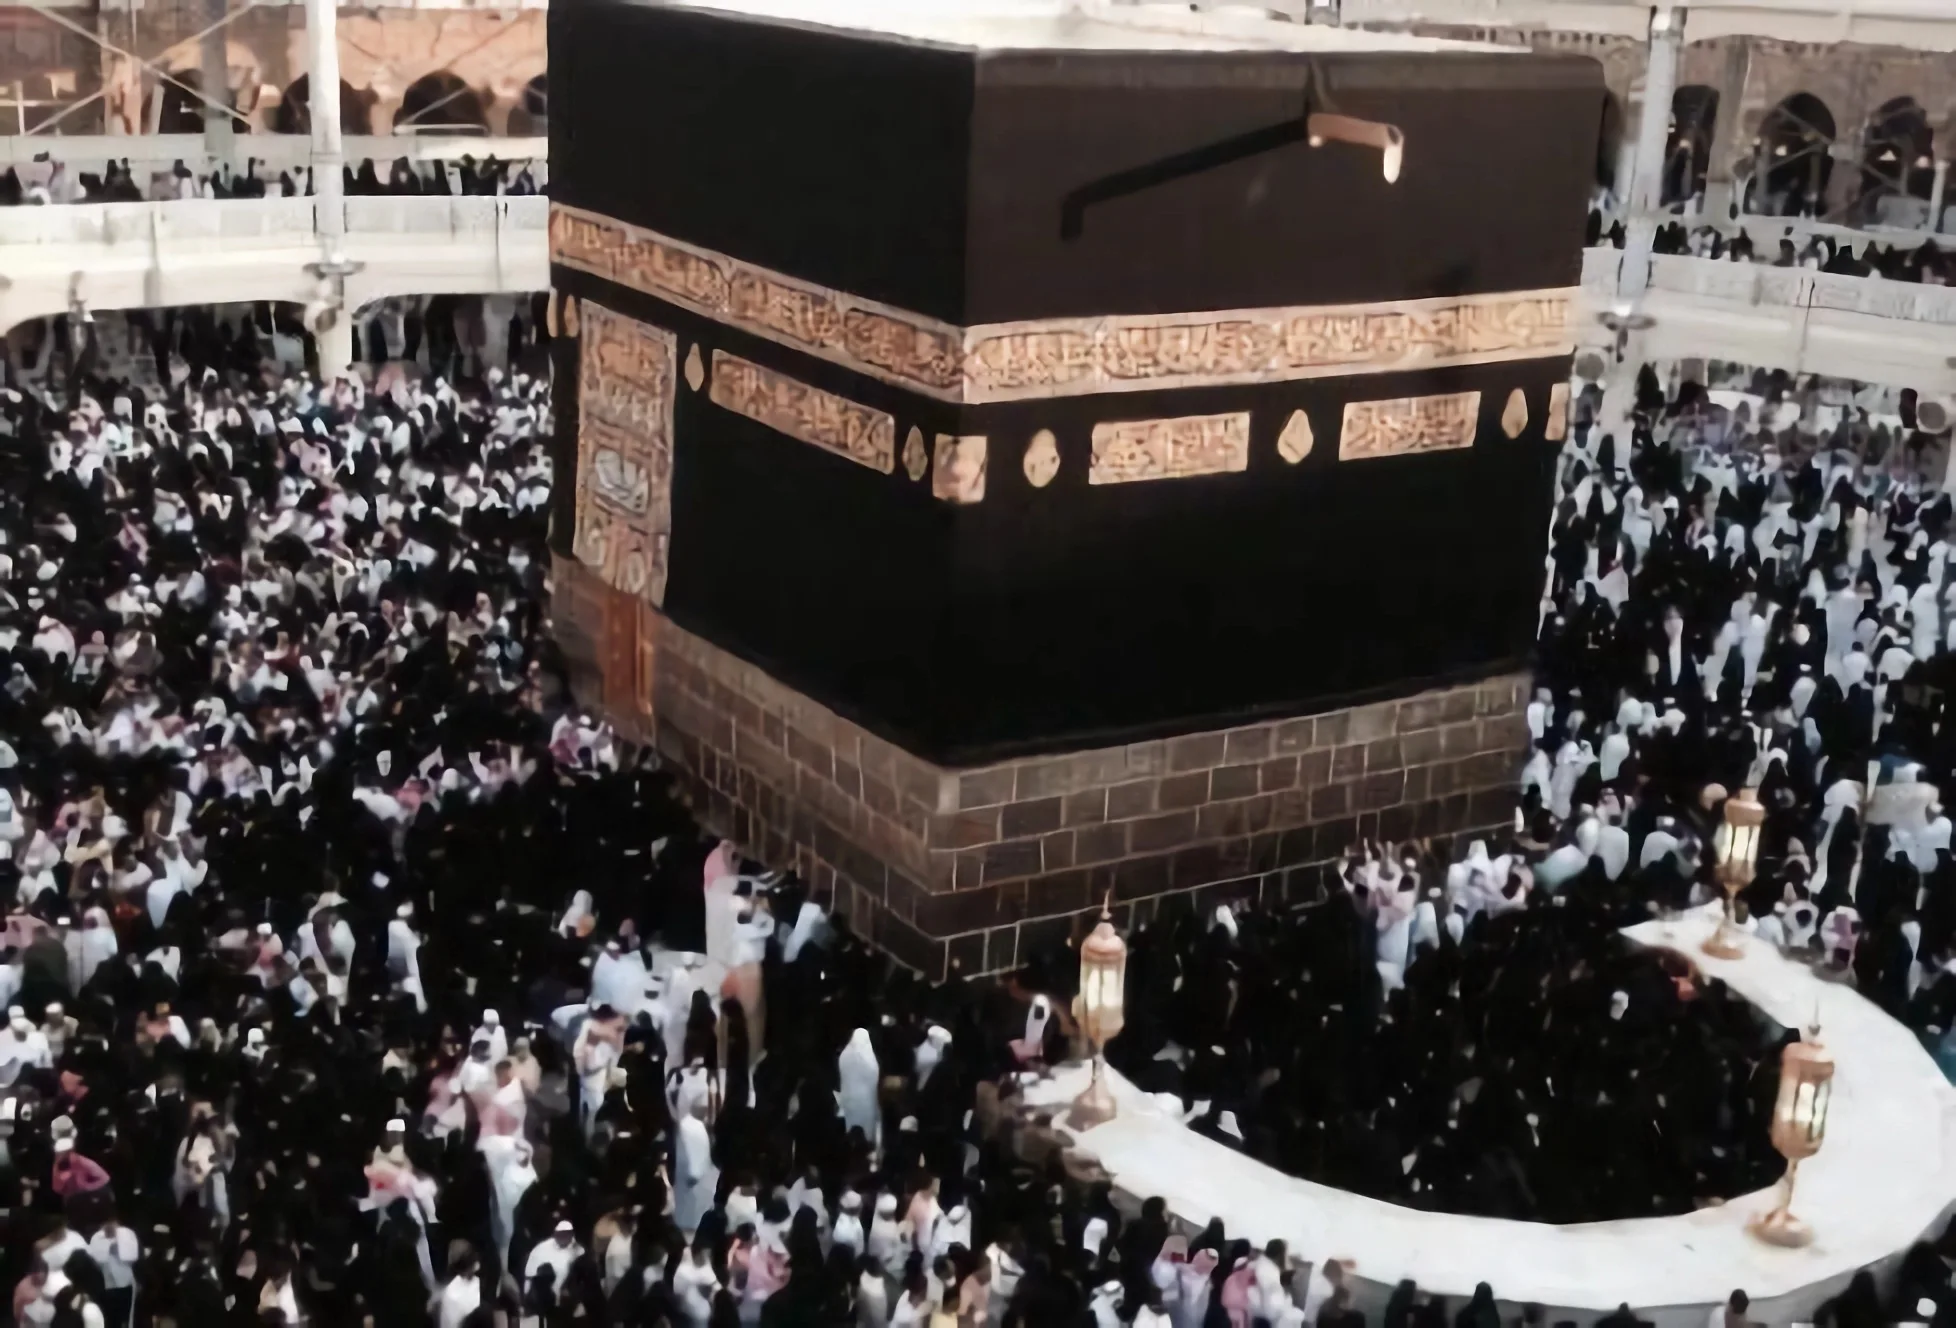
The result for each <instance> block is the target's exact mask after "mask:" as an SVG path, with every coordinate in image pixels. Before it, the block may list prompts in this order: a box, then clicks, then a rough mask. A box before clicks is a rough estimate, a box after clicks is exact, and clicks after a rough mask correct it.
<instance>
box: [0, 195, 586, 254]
mask: <svg viewBox="0 0 1956 1328" xmlns="http://www.w3.org/2000/svg"><path fill="white" fill-rule="evenodd" d="M317 206H318V203H317V201H316V200H314V199H311V198H249V199H183V200H172V201H167V202H161V203H74V204H68V205H65V206H50V207H12V208H0V246H4V245H53V244H66V245H96V244H99V245H107V246H112V247H113V246H131V245H142V246H150V245H154V246H156V247H157V248H158V249H161V250H165V251H167V250H168V249H171V248H175V247H180V246H184V245H196V244H207V243H211V242H220V243H224V244H231V243H243V244H249V245H253V246H254V247H257V246H260V245H265V244H269V245H272V246H279V245H298V244H307V245H309V244H311V243H313V241H312V233H313V229H314V228H313V220H314V210H315V208H316V207H317ZM345 206H346V231H347V233H348V234H349V235H362V236H383V235H394V236H402V237H408V236H432V237H439V236H487V235H493V234H494V233H495V232H497V231H498V230H503V231H521V232H535V231H542V230H546V229H548V227H549V223H550V201H549V200H548V199H546V198H544V197H542V196H541V195H535V194H531V195H523V196H521V197H509V198H477V197H469V196H452V197H451V196H447V195H439V194H437V195H428V194H420V195H407V196H402V197H385V198H349V199H347V200H346V204H345Z"/></svg>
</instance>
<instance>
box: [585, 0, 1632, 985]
mask: <svg viewBox="0 0 1956 1328" xmlns="http://www.w3.org/2000/svg"><path fill="white" fill-rule="evenodd" d="M550 23H551V74H550V76H551V80H552V85H551V105H552V111H553V114H552V117H551V124H552V131H553V141H552V144H551V152H552V181H553V193H554V199H553V213H552V227H551V241H552V258H553V281H554V284H555V285H556V287H557V289H558V290H559V292H561V294H560V297H559V300H560V303H559V315H560V319H561V323H560V326H561V327H562V328H563V329H564V330H565V331H566V332H568V333H569V334H570V335H567V336H565V337H562V338H560V340H559V343H558V345H559V350H558V354H559V360H558V362H557V365H556V372H557V378H558V393H559V401H560V403H561V406H560V410H559V415H558V418H559V434H560V436H559V439H558V442H559V449H560V457H559V463H560V471H559V474H560V477H563V478H561V479H560V483H559V485H558V506H557V509H556V512H555V514H554V515H555V521H554V533H553V542H554V547H555V551H556V553H557V554H558V581H557V595H558V600H559V604H558V619H559V623H560V627H561V630H562V633H563V635H564V638H565V643H566V646H567V648H568V650H569V653H570V654H571V655H572V657H573V658H574V659H582V660H585V661H587V662H589V663H592V664H595V665H597V669H596V672H597V673H599V674H601V675H602V678H603V684H602V685H603V690H604V694H605V695H604V700H605V704H606V705H607V707H608V708H609V709H610V710H612V711H613V713H614V714H616V715H617V716H618V717H619V718H620V719H621V720H623V721H624V722H625V723H626V724H627V725H629V726H635V727H637V728H638V730H639V731H640V732H642V733H643V734H644V736H646V737H647V738H648V739H650V740H652V741H655V742H657V743H658V745H659V747H660V749H661V750H662V751H663V752H665V753H666V754H667V756H668V757H669V758H671V759H672V760H673V762H674V763H675V765H676V766H677V767H678V768H679V769H680V770H681V771H682V772H683V773H684V774H685V776H686V777H687V779H688V781H689V783H690V784H691V785H692V786H693V788H694V791H695V794H696V796H697V797H698V799H699V801H700V804H701V807H702V810H703V811H704V812H705V813H706V814H707V818H708V820H709V822H710V823H713V824H715V825H716V827H717V828H719V829H721V830H723V831H725V832H727V833H730V834H732V835H733V836H734V837H735V838H737V839H738V840H739V841H740V842H741V843H742V844H743V846H744V847H746V848H747V849H748V850H749V851H751V852H753V853H755V854H756V855H757V856H760V857H763V858H765V859H767V860H770V861H773V862H777V863H782V864H784V865H785V864H787V863H789V862H793V863H795V864H797V865H799V866H801V867H802V868H803V869H804V870H806V871H808V872H809V873H810V874H811V875H812V876H813V877H814V879H815V881H816V883H817V884H818V886H821V887H823V888H833V889H834V890H835V891H836V892H837V895H838V902H839V903H841V904H842V906H843V907H845V908H847V909H848V911H849V912H850V913H851V915H852V917H853V918H854V920H855V922H856V923H857V925H858V926H859V927H861V928H862V929H863V930H865V931H866V932H867V933H868V934H870V935H871V936H873V937H874V938H875V939H876V940H878V941H879V942H880V943H882V944H884V945H885V946H886V947H887V948H889V949H890V950H891V951H892V952H893V953H895V954H897V955H898V956H899V957H900V958H902V959H904V960H905V961H906V962H909V963H912V964H914V965H916V966H917V967H919V968H922V969H924V970H926V971H928V972H936V971H941V970H942V968H943V967H944V965H945V963H946V961H947V959H956V961H957V962H958V964H959V966H960V967H962V968H963V969H965V970H966V971H968V972H970V971H980V970H991V969H997V968H1001V967H1005V966H1008V965H1010V964H1011V963H1012V962H1013V961H1014V959H1015V957H1016V955H1017V954H1018V952H1019V947H1020V945H1021V942H1022V941H1024V940H1026V935H1025V934H1026V933H1027V932H1028V931H1032V932H1037V931H1038V930H1039V929H1040V928H1045V929H1046V930H1048V931H1051V930H1054V929H1057V930H1059V931H1060V932H1062V933H1063V932H1064V930H1065V928H1066V927H1067V926H1068V925H1070V923H1069V921H1068V915H1070V914H1073V913H1076V912H1078V911H1079V910H1082V909H1085V908H1087V907H1088V906H1089V905H1090V903H1092V902H1093V901H1094V900H1095V899H1097V898H1098V896H1099V895H1100V894H1101V893H1102V892H1103V891H1105V890H1109V889H1111V890H1113V891H1114V893H1115V896H1116V898H1117V900H1118V901H1120V902H1121V903H1122V904H1123V905H1130V906H1131V905H1132V904H1133V903H1134V902H1135V901H1141V900H1147V901H1152V900H1154V899H1155V898H1156V897H1158V896H1162V895H1165V894H1169V893H1177V892H1185V891H1189V890H1193V889H1197V888H1199V887H1204V886H1210V885H1213V884H1214V883H1217V882H1241V881H1243V880H1244V879H1245V878H1252V877H1254V878H1259V879H1260V880H1267V881H1268V882H1270V885H1269V887H1268V888H1271V889H1276V890H1282V891H1285V892H1287V893H1295V892H1296V891H1297V890H1299V889H1302V888H1305V884H1304V883H1307V882H1315V880H1316V877H1317V873H1316V870H1315V867H1314V866H1313V864H1319V863H1322V862H1324V861H1325V860H1327V859H1329V858H1331V857H1333V856H1335V855H1336V854H1337V853H1338V852H1339V851H1340V850H1342V849H1343V848H1344V847H1345V846H1346V844H1347V843H1348V842H1350V841H1351V840H1353V839H1354V838H1356V837H1357V836H1358V835H1359V834H1361V833H1363V834H1369V835H1381V836H1386V837H1401V836H1405V835H1410V834H1429V833H1430V834H1440V833H1448V832H1453V831H1457V830H1460V829H1463V828H1467V827H1470V826H1477V825H1487V824H1490V823H1493V822H1497V821H1500V820H1502V819H1504V817H1505V814H1506V807H1505V804H1504V802H1503V799H1502V795H1501V794H1500V792H1499V790H1501V789H1502V788H1503V787H1504V786H1506V785H1507V784H1508V783H1509V780H1510V777H1511V773H1512V771H1511V766H1510V762H1511V760H1512V758H1513V754H1514V753H1515V752H1516V751H1517V750H1518V748H1519V746H1520V743H1521V740H1522V737H1523V734H1522V731H1521V728H1520V724H1519V718H1518V716H1519V709H1520V705H1521V700H1522V688H1523V685H1524V684H1523V681H1522V679H1521V677H1520V674H1519V670H1520V669H1521V668H1522V667H1523V664H1524V661H1525V657H1526V653H1527V650H1528V646H1529V643H1530V639H1531V636H1532V632H1533V628H1534V622H1535V615H1536V611H1537V600H1538V596H1539V592H1540V585H1541V566H1542V562H1541V558H1542V547H1543V537H1544V536H1543V531H1544V523H1545V521H1546V517H1547V511H1548V504H1549V493H1550V485H1551V478H1552V477H1551V467H1552V463H1553V454H1554V450H1555V448H1554V443H1555V440H1557V439H1558V438H1559V437H1560V436H1561V432H1562V429H1563V427H1564V421H1565V414H1566V408H1567V401H1566V389H1565V387H1564V386H1563V384H1564V383H1565V382H1566V378H1567V372H1568V357H1569V354H1570V351H1571V349H1572V343H1573V329H1572V328H1571V325H1570V319H1571V317H1572V297H1573V295H1574V290H1573V287H1574V285H1575V283H1576V280H1577V273H1578V269H1579V261H1580V260H1579V242H1580V235H1581V229H1582V222H1583V208H1584V203H1585V198H1586V181H1587V179H1588V174H1589V170H1590V167H1591V165H1592V162H1593V146H1594V135H1595V130H1596V120H1597V117H1598V115H1599V114H1600V107H1601V79H1600V72H1599V70H1598V68H1597V66H1595V65H1594V64H1593V62H1590V61H1588V60H1584V59H1575V58H1571V59H1560V58H1542V57H1531V56H1527V55H1519V54H1505V53H1504V54H1488V53H1482V52H1479V51H1473V50H1469V51H1430V52H1429V51H1419V52H1408V51H1392V52H1388V53H1379V52H1361V53H1353V52H1350V51H1341V52H1339V53H1335V54H1327V53H1323V52H1318V53H1312V54H1308V55H1307V54H1303V53H1299V52H1295V51H1288V50H1276V49H1246V50H1242V51H1217V50H1203V51H1200V52H1183V51H1163V50H1146V51H1142V50H1119V49H1098V50H1085V51H1073V50H1067V51H1055V50H1050V49H1046V50H1023V51H1020V50H985V51H982V52H981V51H978V50H974V49H966V48H958V47H947V46H944V45H930V44H920V43H916V42H908V41H904V40H899V39H896V38H893V37H890V36H887V35H882V36H879V35H872V34H865V33H841V32H833V31H823V30H819V29H811V28H808V27H803V26H792V25H787V24H777V23H772V22H768V21H765V20H758V19H753V18H733V17H728V16H724V15H715V14H711V13H706V12H701V11H692V10H687V9H683V8H672V7H658V8H652V7H639V6H634V5H622V4H612V3H591V2H589V0H587V2H586V3H581V4H578V5H576V6H560V7H556V8H553V9H552V11H551V18H550ZM1314 110H1316V111H1322V110H1334V111H1335V112H1337V113H1338V114H1342V115H1346V116H1354V117H1361V118H1365V119H1369V120H1374V121H1382V122H1389V123H1391V124H1393V125H1396V126H1398V127H1399V129H1400V130H1401V131H1402V132H1403V135H1404V140H1405V144H1406V148H1405V155H1404V167H1403V170H1402V172H1401V173H1400V175H1399V178H1398V180H1397V181H1396V182H1395V183H1388V182H1387V181H1386V180H1385V179H1384V172H1383V170H1382V161H1381V155H1380V153H1379V152H1377V151H1375V150H1372V149H1368V148H1364V147H1359V146H1352V145H1349V144H1344V143H1334V144H1327V145H1324V146H1316V147H1314V146H1312V145H1311V143H1310V142H1309V140H1308V136H1307V135H1306V134H1305V133H1304V132H1303V127H1304V125H1305V124H1306V123H1307V121H1306V118H1305V117H1306V116H1308V115H1309V114H1310V113H1311V112H1312V111H1314ZM1230 888H1232V889H1235V888H1239V887H1236V886H1232V887H1230ZM1146 907H1147V908H1149V909H1152V907H1153V904H1152V902H1150V903H1149V904H1148V905H1147V906H1146Z"/></svg>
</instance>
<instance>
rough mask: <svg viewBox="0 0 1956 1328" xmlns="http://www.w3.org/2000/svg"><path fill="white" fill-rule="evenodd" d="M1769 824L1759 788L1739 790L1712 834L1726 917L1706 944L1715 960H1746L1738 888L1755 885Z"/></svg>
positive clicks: (1727, 804)
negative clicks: (1762, 834)
mask: <svg viewBox="0 0 1956 1328" xmlns="http://www.w3.org/2000/svg"><path fill="white" fill-rule="evenodd" d="M1765 823H1766V809H1765V807H1763V806H1761V805H1760V802H1759V791H1758V790H1757V789H1740V790H1739V791H1738V792H1737V793H1735V794H1733V795H1732V796H1731V797H1729V798H1727V799H1726V800H1725V820H1724V821H1723V823H1721V824H1720V825H1719V827H1718V832H1717V833H1716V834H1715V835H1713V836H1712V850H1713V851H1714V852H1715V853H1716V854H1717V855H1718V869H1717V870H1718V888H1719V889H1720V890H1721V891H1723V892H1724V895H1725V916H1724V917H1722V918H1720V919H1719V920H1718V930H1717V931H1715V932H1713V933H1712V934H1711V939H1709V940H1707V941H1706V942H1705V944H1704V947H1703V948H1704V951H1705V953H1706V954H1708V955H1710V956H1711V957H1712V958H1714V959H1743V958H1745V946H1744V945H1743V943H1742V938H1741V936H1740V934H1739V929H1738V926H1737V924H1736V923H1735V922H1734V920H1733V913H1734V912H1735V906H1736V904H1737V901H1738V897H1739V891H1741V890H1743V889H1745V888H1746V887H1747V886H1748V885H1751V884H1752V877H1753V873H1754V872H1756V871H1757V870H1758V868H1759V828H1760V827H1761V826H1763V825H1764V824H1765Z"/></svg>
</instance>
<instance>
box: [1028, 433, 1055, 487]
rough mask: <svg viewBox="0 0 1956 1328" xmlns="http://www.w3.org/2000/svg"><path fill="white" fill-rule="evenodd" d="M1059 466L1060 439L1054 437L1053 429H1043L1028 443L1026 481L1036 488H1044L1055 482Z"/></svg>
mask: <svg viewBox="0 0 1956 1328" xmlns="http://www.w3.org/2000/svg"><path fill="white" fill-rule="evenodd" d="M1059 468H1060V454H1059V439H1057V438H1055V437H1053V431H1052V430H1051V429H1041V430H1040V431H1039V432H1038V433H1036V434H1034V435H1033V436H1032V441H1031V442H1030V443H1027V444H1026V459H1025V471H1026V481H1027V482H1028V483H1030V484H1031V485H1032V487H1033V488H1035V489H1043V488H1045V487H1046V486H1047V485H1048V484H1051V483H1052V482H1053V476H1055V475H1057V474H1059Z"/></svg>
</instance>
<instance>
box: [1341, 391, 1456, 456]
mask: <svg viewBox="0 0 1956 1328" xmlns="http://www.w3.org/2000/svg"><path fill="white" fill-rule="evenodd" d="M1480 414H1481V394H1480V393H1479V392H1453V393H1449V394H1448V395H1445V396H1434V397H1394V398H1393V399H1391V400H1389V401H1348V402H1346V403H1345V420H1344V426H1343V427H1342V428H1341V429H1340V430H1339V434H1338V459H1339V460H1340V461H1366V460H1370V459H1371V458H1373V457H1389V456H1408V455H1412V454H1415V453H1419V452H1446V451H1451V450H1452V449H1454V448H1456V447H1472V446H1473V445H1474V431H1475V429H1476V428H1477V427H1478V426H1479V424H1480Z"/></svg>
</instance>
